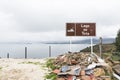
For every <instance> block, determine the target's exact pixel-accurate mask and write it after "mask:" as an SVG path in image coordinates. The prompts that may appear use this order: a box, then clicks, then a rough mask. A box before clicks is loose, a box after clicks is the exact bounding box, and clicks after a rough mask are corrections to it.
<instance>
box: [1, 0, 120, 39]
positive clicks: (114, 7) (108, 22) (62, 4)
mask: <svg viewBox="0 0 120 80" xmlns="http://www.w3.org/2000/svg"><path fill="white" fill-rule="evenodd" d="M119 4H120V2H119V0H0V28H1V29H0V38H2V39H3V40H8V39H9V40H22V39H23V40H42V39H43V40H46V39H51V40H58V39H63V40H64V39H66V38H65V35H64V34H65V26H66V23H67V22H96V24H97V26H96V27H97V36H104V37H108V36H110V37H115V35H116V32H117V30H118V29H119V28H120V27H119V26H117V25H120V23H119V21H120V15H119V14H120V5H119ZM2 34H3V35H4V36H3V35H2ZM58 35H59V36H58ZM9 36H10V37H9ZM18 36H19V37H18ZM39 36H41V37H42V38H39ZM8 37H9V38H8Z"/></svg>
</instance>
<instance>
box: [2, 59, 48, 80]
mask: <svg viewBox="0 0 120 80" xmlns="http://www.w3.org/2000/svg"><path fill="white" fill-rule="evenodd" d="M45 61H46V59H0V80H44V76H45V74H46V73H48V69H47V68H46V67H43V64H44V63H45ZM31 62H32V63H31ZM34 63H38V64H34ZM39 63H40V64H39Z"/></svg>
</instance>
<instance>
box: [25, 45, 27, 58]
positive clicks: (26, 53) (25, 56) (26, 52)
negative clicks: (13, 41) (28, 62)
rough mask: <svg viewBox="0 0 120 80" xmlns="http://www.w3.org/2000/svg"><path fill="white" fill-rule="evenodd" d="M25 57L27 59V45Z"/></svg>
mask: <svg viewBox="0 0 120 80" xmlns="http://www.w3.org/2000/svg"><path fill="white" fill-rule="evenodd" d="M25 59H27V47H25Z"/></svg>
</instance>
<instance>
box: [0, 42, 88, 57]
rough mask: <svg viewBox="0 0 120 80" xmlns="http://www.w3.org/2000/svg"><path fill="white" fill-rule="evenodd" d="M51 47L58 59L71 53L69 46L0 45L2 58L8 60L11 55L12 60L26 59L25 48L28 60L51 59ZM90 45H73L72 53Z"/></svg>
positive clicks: (52, 53) (52, 54)
mask: <svg viewBox="0 0 120 80" xmlns="http://www.w3.org/2000/svg"><path fill="white" fill-rule="evenodd" d="M49 46H51V56H52V57H56V56H58V55H60V54H64V53H66V52H68V51H69V49H70V47H69V46H70V45H69V44H0V57H2V58H6V56H7V53H9V55H10V58H24V55H25V47H27V54H28V55H27V56H28V58H46V57H49ZM88 46H90V44H72V45H71V51H72V52H78V51H80V50H81V49H84V48H86V47H88Z"/></svg>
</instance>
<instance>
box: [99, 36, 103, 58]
mask: <svg viewBox="0 0 120 80" xmlns="http://www.w3.org/2000/svg"><path fill="white" fill-rule="evenodd" d="M99 48H100V57H101V58H103V55H102V37H100V43H99Z"/></svg>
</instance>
